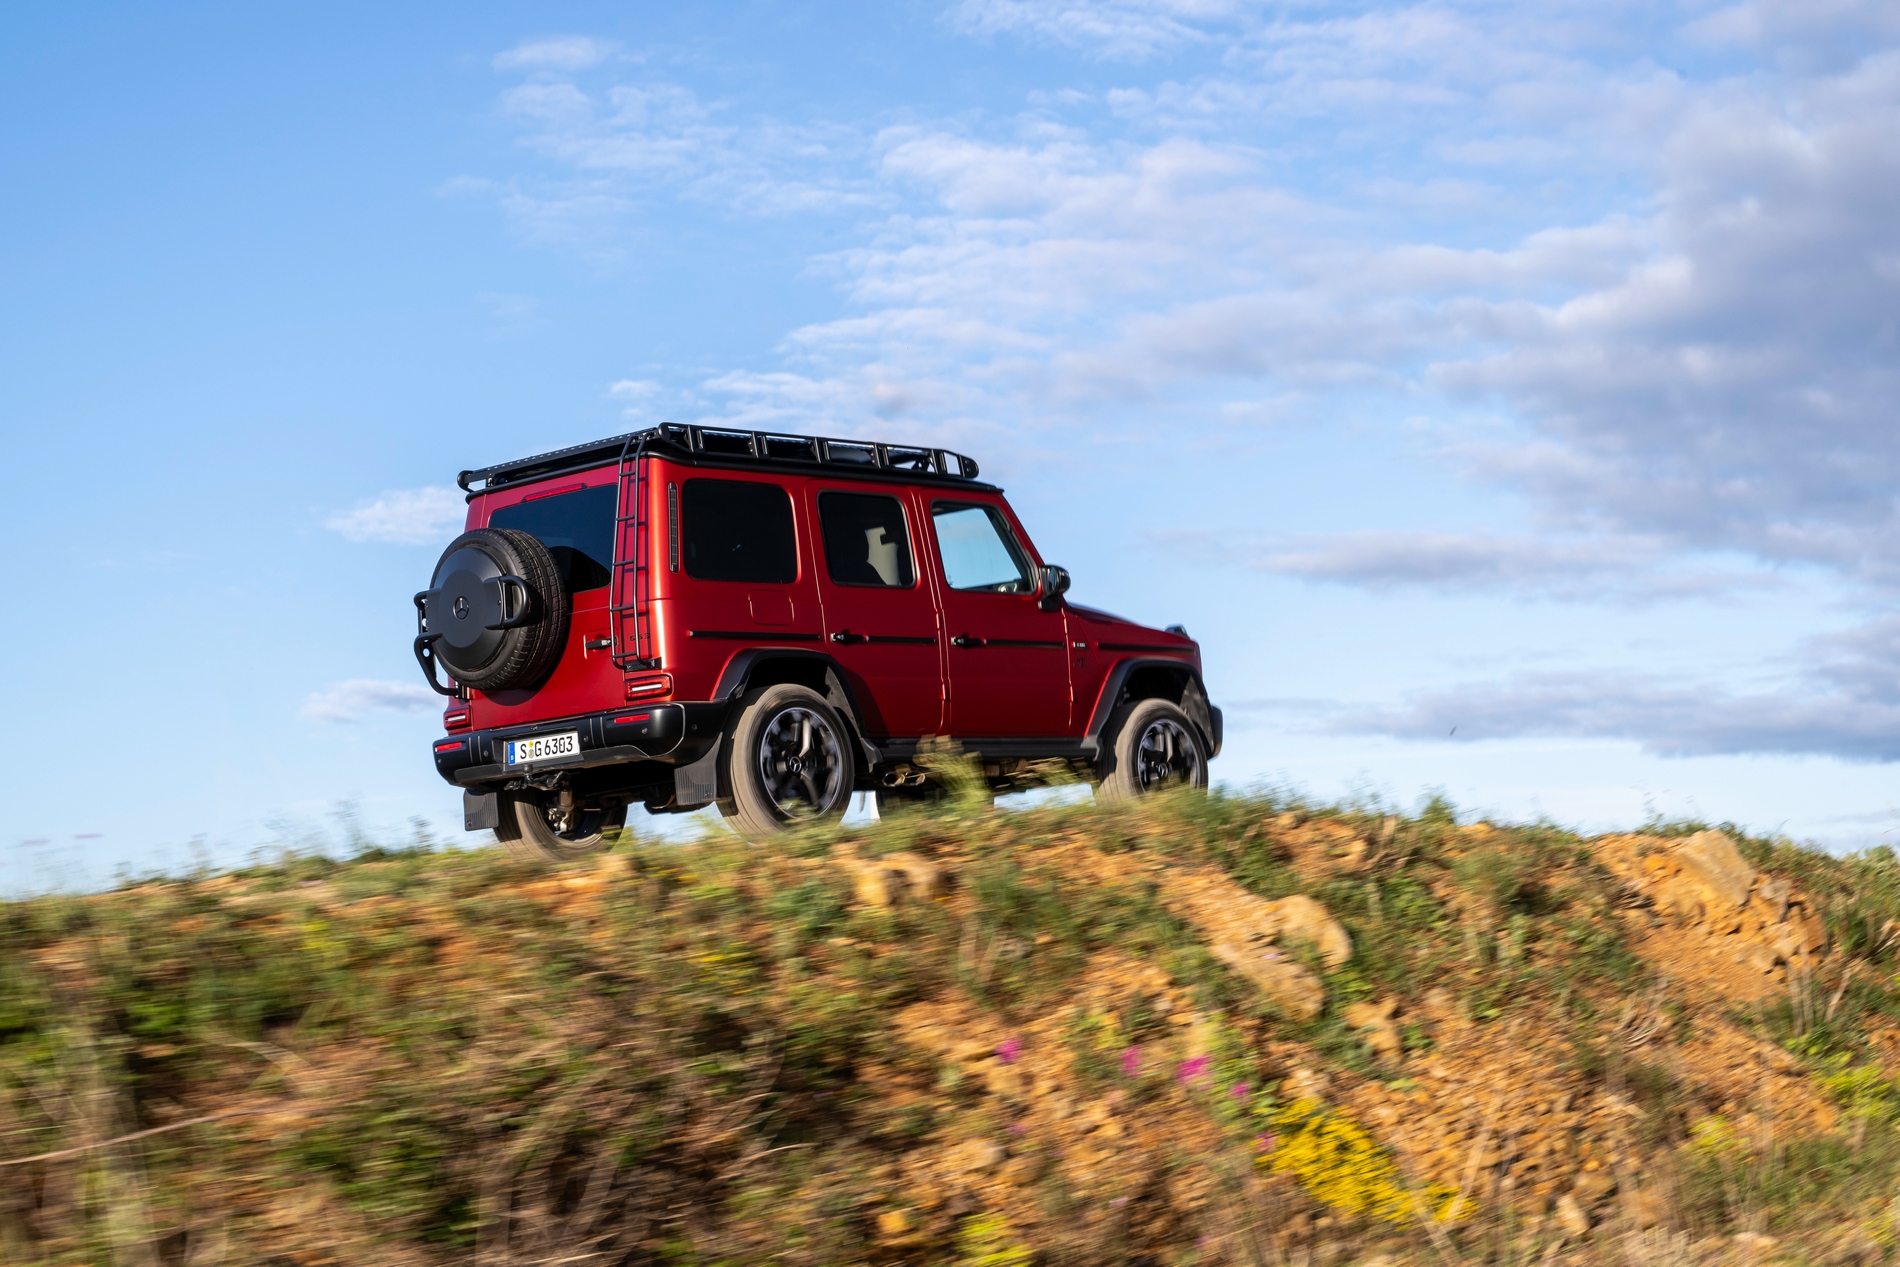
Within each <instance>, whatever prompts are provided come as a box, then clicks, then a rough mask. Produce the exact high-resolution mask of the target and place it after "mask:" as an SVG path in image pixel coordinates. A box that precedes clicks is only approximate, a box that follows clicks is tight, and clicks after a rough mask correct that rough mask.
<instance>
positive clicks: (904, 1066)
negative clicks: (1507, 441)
mask: <svg viewBox="0 0 1900 1267" xmlns="http://www.w3.org/2000/svg"><path fill="white" fill-rule="evenodd" d="M1896 917H1900V865H1897V864H1896V862H1895V859H1894V857H1893V856H1892V855H1891V854H1890V853H1887V852H1885V851H1880V852H1877V853H1874V854H1868V855H1863V856H1859V857H1854V858H1848V859H1837V858H1830V857H1827V856H1824V855H1821V854H1818V853H1815V852H1812V851H1807V850H1803V849H1800V848H1797V847H1795V846H1793V845H1791V844H1789V843H1787V842H1775V841H1769V840H1763V839H1756V838H1750V837H1746V836H1743V835H1741V834H1739V833H1736V832H1734V831H1733V830H1729V831H1723V830H1711V829H1708V828H1706V827H1705V826H1704V825H1702V824H1678V825H1659V826H1652V827H1651V828H1650V829H1649V830H1647V831H1646V832H1644V833H1641V834H1635V835H1615V836H1606V837H1600V838H1597V839H1580V838H1578V837H1576V836H1573V835H1570V834H1568V833H1565V832H1563V831H1559V830H1557V829H1555V828H1551V827H1546V826H1537V827H1511V826H1499V825H1495V824H1490V823H1468V824H1464V825H1460V824H1459V823H1458V822H1457V821H1456V819H1455V817H1454V815H1453V814H1452V813H1451V812H1450V810H1449V809H1448V808H1447V807H1445V806H1443V805H1438V804H1434V805H1432V806H1430V807H1428V808H1427V809H1426V810H1425V811H1424V812H1423V813H1422V814H1420V815H1419V816H1417V817H1400V816H1386V815H1382V814H1369V813H1364V812H1357V811H1353V810H1348V809H1315V808H1312V807H1306V806H1299V805H1292V804H1288V803H1285V802H1283V801H1278V800H1275V799H1273V798H1270V797H1261V798H1252V799H1249V798H1221V797H1215V798H1213V799H1209V800H1196V799H1178V800H1177V799H1167V800H1162V801H1156V802H1149V803H1145V804H1142V805H1139V806H1134V807H1126V806H1123V807H1103V808H1097V807H1093V806H1081V807H1070V808H1057V809H1047V810H1042V811H1037V812H1032V813H1019V814H998V813H994V812H991V811H989V810H988V809H987V808H985V807H982V806H980V805H979V804H977V803H976V802H974V801H969V800H962V801H951V802H949V803H946V804H944V805H941V806H939V807H936V808H935V809H933V810H932V811H930V812H928V813H919V814H917V815H914V816H906V817H901V818H896V819H891V820H887V821H885V822H883V823H880V824H877V825H875V826H874V827H872V828H870V829H867V830H864V831H854V832H847V831H841V830H834V831H828V832H819V831H813V832H809V833H804V834H799V835H796V836H793V837H791V838H789V839H787V840H786V841H785V842H784V843H783V844H782V845H777V846H773V847H749V846H745V845H742V844H739V843H737V842H734V841H711V842H707V843H703V844H699V845H691V846H660V845H654V844H650V843H641V842H638V841H628V842H627V843H624V844H623V845H622V846H620V847H619V848H618V849H617V850H615V851H614V852H611V853H608V854H604V855H601V856H598V857H597V858H595V859H593V860H590V861H588V862H585V863H582V864H577V865H575V866H573V867H572V868H570V869H566V870H547V869H538V868H535V867H531V866H527V865H525V864H521V863H517V862H514V861H511V860H510V859H509V858H507V857H506V856H505V855H503V854H501V853H499V852H497V851H492V850H489V851H481V850H477V851H470V852H455V851H451V852H438V853H420V852H418V853H412V854H394V855H390V854H383V853H380V852H376V851H373V852H372V853H371V854H368V855H365V856H364V857H362V858H359V859H357V860H355V861H353V862H350V863H347V864H339V863H335V862H330V861H326V860H324V859H318V858H305V859H292V860H287V861H286V862H285V863H283V864H282V865H280V866H276V867H269V868H257V869H252V870H248V871H244V872H238V873H233V874H229V875H223V876H217V877H208V878H199V879H194V880H190V881H178V882H170V883H152V884H144V885H139V886H136V887H131V888H127V889H124V890H122V891H119V892H115V893H111V894H105V895H100V896H94V897H86V898H43V899H37V900H34V901H28V902H17V903H12V904H7V905H4V906H0V1259H3V1260H4V1261H5V1262H8V1263H14V1262H18V1263H62V1264H64V1263H75V1264H76V1263H87V1264H92V1263H114V1264H121V1263H124V1264H154V1265H156V1264H187V1263H188V1264H194V1265H197V1264H304V1265H315V1264H326V1263H336V1264H418V1265H421V1264H438V1263H443V1264H446V1263H494V1264H502V1263H550V1264H552V1263H600V1264H647V1263H654V1264H659V1263H669V1264H670V1263H678V1264H707V1265H710V1264H752V1263H768V1262H770V1263H794V1264H806V1263H809V1264H845V1263H933V1264H987V1265H991V1267H1002V1265H1004V1264H1031V1263H1045V1264H1066V1263H1074V1264H1093V1263H1151V1264H1215V1263H1234V1264H1243V1263H1246V1264H1252V1263H1273V1264H1307V1265H1312V1264H1318V1265H1329V1264H1335V1263H1337V1264H1346V1263H1365V1264H1371V1263H1380V1264H1386V1265H1391V1264H1399V1263H1411V1262H1418V1263H1426V1262H1431V1263H1436V1264H1454V1263H1491V1262H1497V1263H1531V1262H1536V1263H1550V1264H1555V1263H1598V1262H1603V1263H1612V1262H1614V1263H1619V1264H1621V1263H1681V1264H1688V1263H1738V1264H1739V1263H1748V1264H1754V1263H1766V1262H1790V1263H1810V1262H1812V1263H1845V1262H1867V1263H1872V1262H1881V1261H1886V1260H1887V1259H1888V1258H1890V1257H1893V1256H1894V1249H1895V1246H1896V1238H1897V1237H1900V1199H1896V1198H1895V1193H1896V1191H1900V1188H1897V1187H1896V1185H1897V1184H1900V1134H1897V1133H1896V1132H1897V1130H1900V1127H1897V1125H1896V1123H1897V1122H1900V1083H1896V1081H1895V1075H1896V1073H1900V995H1897V994H1896V992H1895V979H1894V970H1895V963H1894V953H1895V944H1896V942H1897V941H1900V922H1897V920H1896Z"/></svg>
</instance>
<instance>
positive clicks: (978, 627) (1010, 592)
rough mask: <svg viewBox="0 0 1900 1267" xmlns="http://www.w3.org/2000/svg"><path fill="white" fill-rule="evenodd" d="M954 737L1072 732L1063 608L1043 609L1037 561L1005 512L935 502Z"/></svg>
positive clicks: (970, 503)
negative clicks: (1038, 593) (1031, 555)
mask: <svg viewBox="0 0 1900 1267" xmlns="http://www.w3.org/2000/svg"><path fill="white" fill-rule="evenodd" d="M930 518H931V525H932V528H933V536H934V538H935V544H936V556H937V566H938V569H939V572H940V575H939V576H938V577H937V580H938V581H939V583H940V586H941V591H942V604H943V627H944V634H945V641H946V642H947V644H948V645H947V646H946V647H945V650H944V663H945V665H946V669H947V673H946V676H947V678H948V680H949V685H950V733H951V734H953V735H955V736H956V737H958V738H959V739H969V738H982V737H986V736H997V737H1003V736H1027V735H1034V736H1042V737H1049V738H1055V737H1058V736H1062V735H1066V734H1068V733H1069V711H1070V710H1069V656H1068V650H1067V644H1066V642H1065V637H1066V631H1065V630H1064V628H1063V620H1062V612H1061V610H1060V609H1057V610H1056V611H1043V610H1042V609H1041V607H1039V606H1038V605H1037V601H1036V599H1037V592H1036V591H1037V582H1036V571H1035V565H1034V560H1032V559H1031V557H1030V555H1029V552H1028V550H1027V549H1026V548H1025V547H1024V545H1023V543H1022V542H1021V541H1020V540H1019V539H1018V537H1017V535H1016V532H1015V530H1014V528H1013V527H1012V526H1011V524H1010V522H1009V519H1008V517H1007V516H1006V515H1005V514H1004V513H1003V510H1002V508H1001V507H1000V506H998V505H996V504H994V503H991V502H987V501H978V500H975V499H962V498H956V499H951V498H934V499H932V501H931V503H930Z"/></svg>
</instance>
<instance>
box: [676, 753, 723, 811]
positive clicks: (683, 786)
mask: <svg viewBox="0 0 1900 1267" xmlns="http://www.w3.org/2000/svg"><path fill="white" fill-rule="evenodd" d="M721 746H722V745H720V744H714V745H713V746H712V747H711V748H709V749H707V751H706V755H705V756H703V757H701V758H700V759H699V760H697V761H695V762H693V763H692V764H691V765H676V766H674V767H673V804H674V806H675V808H677V809H678V810H680V811H685V810H689V809H701V808H703V807H705V806H707V805H711V804H712V803H713V802H714V801H716V800H718V799H719V749H720V747H721Z"/></svg>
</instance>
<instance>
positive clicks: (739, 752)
mask: <svg viewBox="0 0 1900 1267" xmlns="http://www.w3.org/2000/svg"><path fill="white" fill-rule="evenodd" d="M725 762H726V786H727V787H728V788H729V789H730V790H731V796H730V800H729V801H722V802H721V803H720V806H719V809H720V812H721V813H723V814H724V815H725V816H726V817H727V818H729V819H731V820H732V826H733V828H734V830H736V831H738V833H739V834H740V835H742V836H748V837H751V838H753V839H755V840H756V839H762V838H764V837H768V836H776V835H778V834H779V833H780V832H783V831H786V830H789V829H790V828H791V827H793V826H794V825H796V824H798V823H809V822H820V821H824V820H835V819H838V818H842V817H843V816H844V811H845V807H846V806H847V805H848V804H849V803H850V800H851V785H852V784H853V783H854V782H856V776H857V767H856V765H855V763H854V762H853V761H852V759H851V737H850V732H849V731H847V730H846V729H845V725H844V722H843V720H842V719H840V718H839V716H838V713H837V710H835V709H834V708H832V706H831V705H830V704H828V703H826V702H825V698H824V696H822V695H820V694H818V692H816V691H814V690H812V689H811V688H809V687H804V686H794V685H792V684H790V683H782V684H780V685H778V686H768V687H766V688H765V689H764V690H760V691H754V692H752V693H751V694H749V695H747V696H746V699H745V702H744V704H743V705H742V706H741V708H740V712H739V720H738V722H737V724H735V725H734V726H733V728H732V736H731V738H730V739H729V740H728V741H727V747H726V757H725Z"/></svg>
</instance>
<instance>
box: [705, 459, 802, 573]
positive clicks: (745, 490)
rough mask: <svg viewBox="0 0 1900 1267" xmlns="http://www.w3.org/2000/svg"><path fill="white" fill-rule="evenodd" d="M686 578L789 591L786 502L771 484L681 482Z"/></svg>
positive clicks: (793, 555)
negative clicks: (741, 582) (774, 587)
mask: <svg viewBox="0 0 1900 1267" xmlns="http://www.w3.org/2000/svg"><path fill="white" fill-rule="evenodd" d="M680 512H681V513H680V519H681V523H680V536H681V546H682V553H683V554H684V555H685V558H684V560H683V562H684V563H685V565H686V575H688V576H690V577H693V578H694V579H695V580H701V581H744V582H747V583H749V584H753V585H790V584H791V583H792V582H793V581H796V580H797V579H798V545H797V542H796V540H795V539H794V537H793V529H792V499H791V496H790V494H788V493H787V492H786V491H785V490H784V489H782V488H780V487H779V486H778V485H777V484H758V483H754V482H752V481H750V480H687V481H686V483H685V485H684V486H683V487H682V488H681V489H680Z"/></svg>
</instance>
